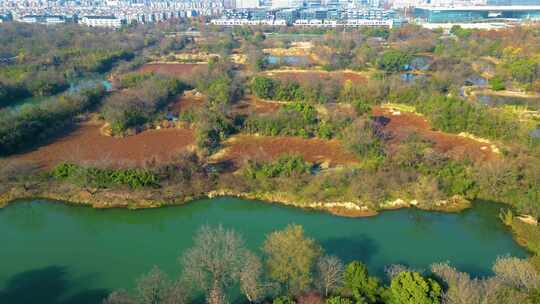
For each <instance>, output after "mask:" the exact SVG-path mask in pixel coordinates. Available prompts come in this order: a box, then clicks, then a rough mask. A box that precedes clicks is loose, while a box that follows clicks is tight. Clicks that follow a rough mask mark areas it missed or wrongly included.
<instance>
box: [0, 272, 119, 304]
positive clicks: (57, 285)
mask: <svg viewBox="0 0 540 304" xmlns="http://www.w3.org/2000/svg"><path fill="white" fill-rule="evenodd" d="M72 285H73V284H72V282H70V280H69V278H68V272H67V268H66V267H59V266H50V267H45V268H39V269H34V270H29V271H25V272H22V273H19V274H16V275H14V276H13V277H11V278H10V279H9V280H8V281H7V283H6V284H5V287H4V289H2V290H0V303H2V304H4V303H5V304H23V303H24V304H75V303H77V304H90V303H91V304H96V303H101V301H102V300H103V299H104V298H105V297H106V296H107V295H108V293H109V292H108V291H107V290H105V289H93V290H83V291H80V292H77V293H75V294H72V293H70V287H71V286H72Z"/></svg>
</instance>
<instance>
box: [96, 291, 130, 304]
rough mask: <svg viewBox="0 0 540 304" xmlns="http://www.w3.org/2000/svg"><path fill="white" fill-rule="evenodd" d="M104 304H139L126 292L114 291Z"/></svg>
mask: <svg viewBox="0 0 540 304" xmlns="http://www.w3.org/2000/svg"><path fill="white" fill-rule="evenodd" d="M103 304H137V301H136V300H135V299H134V298H133V297H132V296H131V295H130V294H129V293H128V292H127V291H125V290H117V291H113V292H112V293H111V294H110V295H109V296H108V297H107V298H106V299H105V300H103Z"/></svg>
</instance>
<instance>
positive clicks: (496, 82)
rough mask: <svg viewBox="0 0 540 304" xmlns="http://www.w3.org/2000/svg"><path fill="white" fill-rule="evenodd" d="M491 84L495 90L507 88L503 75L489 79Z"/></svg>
mask: <svg viewBox="0 0 540 304" xmlns="http://www.w3.org/2000/svg"><path fill="white" fill-rule="evenodd" d="M489 85H490V86H491V89H492V90H493V91H502V90H504V89H506V84H505V83H504V78H503V77H501V76H493V77H492V78H491V79H489Z"/></svg>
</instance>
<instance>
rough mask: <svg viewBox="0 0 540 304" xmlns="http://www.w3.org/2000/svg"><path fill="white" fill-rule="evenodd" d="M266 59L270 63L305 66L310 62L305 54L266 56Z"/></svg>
mask: <svg viewBox="0 0 540 304" xmlns="http://www.w3.org/2000/svg"><path fill="white" fill-rule="evenodd" d="M266 61H267V62H268V64H270V65H289V66H307V65H310V64H311V63H312V61H311V59H309V57H307V56H274V55H268V56H266Z"/></svg>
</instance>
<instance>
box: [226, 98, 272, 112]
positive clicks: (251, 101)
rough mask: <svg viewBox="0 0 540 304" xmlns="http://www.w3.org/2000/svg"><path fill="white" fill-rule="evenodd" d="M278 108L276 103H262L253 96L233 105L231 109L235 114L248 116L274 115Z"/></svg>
mask: <svg viewBox="0 0 540 304" xmlns="http://www.w3.org/2000/svg"><path fill="white" fill-rule="evenodd" d="M280 107H281V104H279V103H277V102H272V101H263V100H260V99H259V98H257V97H255V96H252V95H248V96H245V97H244V98H243V99H242V100H240V101H238V102H237V103H235V104H234V105H233V107H232V109H233V111H234V112H235V113H238V114H245V115H249V114H268V113H274V112H276V111H277V110H279V108H280Z"/></svg>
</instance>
